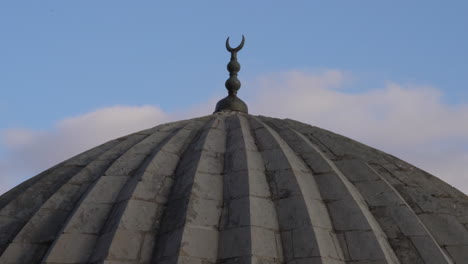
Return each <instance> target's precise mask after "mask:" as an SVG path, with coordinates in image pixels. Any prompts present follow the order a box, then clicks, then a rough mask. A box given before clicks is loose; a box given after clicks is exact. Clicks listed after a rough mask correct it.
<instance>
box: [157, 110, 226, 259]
mask: <svg viewBox="0 0 468 264" xmlns="http://www.w3.org/2000/svg"><path fill="white" fill-rule="evenodd" d="M224 118H225V116H216V118H215V119H214V120H212V121H210V122H209V123H208V124H207V125H206V126H205V127H204V128H203V129H202V131H201V133H200V134H199V135H198V136H197V137H196V138H195V139H194V141H193V142H192V143H191V144H190V146H189V147H188V149H187V151H186V152H185V153H184V155H183V156H182V159H181V161H180V164H179V166H178V167H177V170H176V178H175V182H174V185H173V186H174V187H173V188H172V190H171V194H170V196H169V200H168V203H167V206H166V209H165V211H164V214H163V217H162V221H161V224H160V226H161V229H160V230H159V233H158V240H157V242H156V247H155V252H154V256H153V263H166V262H167V263H176V262H181V263H185V262H184V261H195V262H196V261H199V262H200V261H203V262H204V263H214V262H215V261H216V259H217V248H218V246H217V245H218V224H219V219H220V214H221V205H222V188H223V187H222V173H223V166H224V162H223V160H224V149H225V141H226V131H225V122H224ZM200 238H203V239H204V240H203V241H201V240H200Z"/></svg>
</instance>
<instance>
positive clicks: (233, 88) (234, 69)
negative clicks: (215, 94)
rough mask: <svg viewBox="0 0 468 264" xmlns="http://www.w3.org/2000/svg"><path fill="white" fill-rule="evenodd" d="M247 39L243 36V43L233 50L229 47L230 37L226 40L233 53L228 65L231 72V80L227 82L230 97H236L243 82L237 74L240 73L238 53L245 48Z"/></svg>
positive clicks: (228, 48)
mask: <svg viewBox="0 0 468 264" xmlns="http://www.w3.org/2000/svg"><path fill="white" fill-rule="evenodd" d="M244 43H245V37H244V35H242V42H241V43H240V44H239V46H237V47H236V48H231V46H230V45H229V37H228V38H227V39H226V49H227V50H228V51H229V52H231V61H230V62H229V63H228V65H227V70H228V71H229V79H227V80H226V84H225V85H226V89H227V90H228V92H229V94H230V95H232V94H233V95H236V94H237V91H238V90H239V89H240V87H241V82H240V81H239V79H237V73H238V72H239V71H240V68H241V67H240V64H239V62H238V61H237V52H238V51H239V50H241V49H242V47H244Z"/></svg>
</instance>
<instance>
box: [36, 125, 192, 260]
mask: <svg viewBox="0 0 468 264" xmlns="http://www.w3.org/2000/svg"><path fill="white" fill-rule="evenodd" d="M182 124H183V122H182ZM182 124H181V123H174V124H171V125H169V126H167V125H165V126H162V127H161V128H160V129H159V130H157V131H156V132H155V133H153V134H151V135H149V136H148V135H147V134H146V133H144V132H143V133H135V134H134V137H139V138H141V139H143V140H139V141H138V143H136V142H135V143H136V144H135V143H134V144H132V146H131V147H130V148H128V150H127V151H125V152H124V154H122V153H121V151H114V152H107V153H105V154H104V155H103V156H101V157H100V158H99V159H98V160H106V159H114V158H117V159H116V160H115V161H114V162H113V163H112V165H111V166H110V167H109V168H108V169H107V170H106V171H105V172H104V173H103V174H101V175H102V176H101V175H100V177H99V178H97V180H96V181H95V182H94V183H93V184H92V186H91V187H90V188H89V189H88V191H87V193H86V194H85V195H84V197H83V199H82V200H81V201H80V203H79V205H78V206H77V207H76V208H75V209H74V211H73V212H72V213H71V214H70V216H69V218H68V220H67V223H66V224H65V226H64V228H63V230H62V231H61V234H60V235H59V236H58V237H57V238H56V240H55V241H54V243H53V244H52V246H51V247H50V248H49V250H48V252H47V254H46V256H45V257H44V259H43V263H82V262H88V259H89V257H90V256H91V253H92V252H93V250H94V246H95V245H96V242H97V239H98V237H99V234H100V232H101V229H102V228H103V227H104V224H105V223H106V219H107V218H108V217H109V214H110V213H111V212H112V208H113V206H114V205H115V204H116V203H118V202H120V201H121V200H120V199H123V196H124V195H123V193H125V188H127V187H128V185H127V183H130V182H131V179H132V178H134V177H135V175H136V173H137V171H138V168H140V166H141V165H142V164H144V163H145V161H146V159H147V158H148V156H149V155H150V154H149V153H150V151H151V150H152V149H155V148H156V147H157V146H158V145H159V143H161V142H162V141H163V140H164V139H165V138H166V137H168V136H170V135H171V134H172V133H174V132H173V131H174V130H177V129H179V128H180V126H181V125H182Z"/></svg>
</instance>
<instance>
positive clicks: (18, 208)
mask: <svg viewBox="0 0 468 264" xmlns="http://www.w3.org/2000/svg"><path fill="white" fill-rule="evenodd" d="M118 142H119V141H118V140H113V141H110V142H107V143H105V144H102V145H100V146H98V147H95V148H93V149H91V150H89V151H86V152H84V153H82V154H79V155H77V156H75V157H73V158H71V159H69V160H66V161H64V162H62V163H60V164H58V165H57V166H55V167H53V168H51V169H49V170H47V171H45V172H43V173H41V174H39V175H38V176H36V177H34V178H32V179H31V180H29V181H26V182H24V183H23V184H21V185H19V186H18V187H16V188H15V189H13V190H12V191H10V192H8V193H6V194H4V195H2V196H1V197H0V204H1V205H0V207H1V209H0V230H1V234H0V256H2V255H3V253H4V251H5V250H6V248H7V247H8V243H10V242H11V241H13V239H14V238H15V236H17V234H18V232H20V231H21V229H22V228H23V227H24V226H25V225H26V224H27V223H28V221H30V220H31V218H32V217H33V216H34V214H36V213H37V211H38V210H39V209H40V208H41V207H42V206H43V205H44V203H46V201H47V200H48V199H50V197H51V196H53V195H54V194H55V192H56V191H57V190H59V189H60V188H61V187H62V186H63V185H64V184H65V183H66V182H67V181H68V180H69V179H70V178H71V177H73V176H74V175H75V174H77V173H80V172H81V171H82V169H83V168H84V167H85V165H86V164H87V163H88V162H90V161H91V160H93V159H95V158H96V157H98V156H99V155H100V154H101V153H102V152H104V151H106V150H107V149H109V148H111V147H112V146H114V145H115V144H117V143H118ZM0 259H1V258H0Z"/></svg>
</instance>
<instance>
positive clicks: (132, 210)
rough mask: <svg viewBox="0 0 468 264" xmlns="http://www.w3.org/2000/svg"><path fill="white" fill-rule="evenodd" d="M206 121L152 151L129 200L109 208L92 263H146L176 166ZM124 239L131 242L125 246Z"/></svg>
mask: <svg viewBox="0 0 468 264" xmlns="http://www.w3.org/2000/svg"><path fill="white" fill-rule="evenodd" d="M209 118H210V117H209ZM206 119H207V118H203V119H198V120H194V121H192V122H190V123H188V124H186V125H185V126H184V127H183V128H182V129H180V130H178V131H177V132H176V133H175V134H174V135H171V137H170V138H169V139H168V140H167V141H166V142H165V143H164V144H162V146H161V147H160V148H158V149H157V151H154V153H153V157H152V158H151V161H150V162H149V163H148V165H147V166H146V168H145V169H144V171H143V172H142V173H140V174H139V175H138V176H139V177H135V178H134V179H132V181H133V183H134V184H132V187H133V188H128V189H129V190H128V193H131V195H130V197H129V198H128V199H125V200H124V201H122V202H120V203H119V204H118V205H116V206H115V207H114V208H113V213H111V215H112V217H110V218H109V220H110V222H109V221H108V223H107V224H106V225H105V228H104V230H103V231H101V235H100V238H99V242H98V245H97V246H96V250H95V251H94V254H93V256H92V258H91V261H92V262H100V261H103V260H105V261H131V262H134V263H148V262H150V260H151V256H152V249H153V247H154V243H155V242H154V240H155V238H156V234H157V231H158V230H157V227H158V226H159V221H160V220H161V219H160V218H161V215H162V212H163V210H164V208H165V203H166V201H167V199H168V197H167V196H168V195H169V191H170V189H171V187H172V183H173V182H174V177H175V176H174V172H175V169H176V166H177V164H178V163H179V160H180V156H181V155H182V153H183V152H184V150H185V148H186V146H187V145H188V144H189V143H190V142H191V140H192V139H193V137H194V135H195V134H196V133H197V132H198V130H199V129H200V128H201V127H202V126H203V125H204V124H205V123H206V121H207V120H206ZM128 240H131V241H132V243H130V244H128V243H127V242H128ZM122 245H125V246H122Z"/></svg>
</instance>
